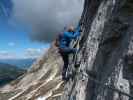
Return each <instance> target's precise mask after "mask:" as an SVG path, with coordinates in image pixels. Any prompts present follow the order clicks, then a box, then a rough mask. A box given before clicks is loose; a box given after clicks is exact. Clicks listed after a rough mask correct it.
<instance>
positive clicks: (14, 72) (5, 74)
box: [0, 63, 25, 86]
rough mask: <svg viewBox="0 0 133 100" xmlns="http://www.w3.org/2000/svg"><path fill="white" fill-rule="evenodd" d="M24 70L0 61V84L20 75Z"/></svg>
mask: <svg viewBox="0 0 133 100" xmlns="http://www.w3.org/2000/svg"><path fill="white" fill-rule="evenodd" d="M24 72H25V70H22V69H20V68H18V67H16V66H12V65H9V64H4V63H0V86H1V85H4V84H6V83H8V82H10V81H12V80H15V79H16V78H17V77H19V76H20V75H22V74H23V73H24Z"/></svg>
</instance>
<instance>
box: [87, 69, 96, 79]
mask: <svg viewBox="0 0 133 100" xmlns="http://www.w3.org/2000/svg"><path fill="white" fill-rule="evenodd" d="M87 73H88V75H89V76H90V77H93V78H96V77H97V74H96V71H94V70H88V71H87Z"/></svg>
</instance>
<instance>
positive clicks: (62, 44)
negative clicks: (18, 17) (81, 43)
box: [58, 25, 81, 80]
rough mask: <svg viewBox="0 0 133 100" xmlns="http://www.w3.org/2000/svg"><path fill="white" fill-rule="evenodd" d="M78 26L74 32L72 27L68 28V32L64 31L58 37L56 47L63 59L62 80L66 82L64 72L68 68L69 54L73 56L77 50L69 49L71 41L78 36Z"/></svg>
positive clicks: (79, 30)
mask: <svg viewBox="0 0 133 100" xmlns="http://www.w3.org/2000/svg"><path fill="white" fill-rule="evenodd" d="M80 32H81V29H80V25H78V27H77V28H76V30H75V29H74V27H73V26H70V27H69V29H68V31H65V32H63V33H61V34H60V35H59V36H58V37H59V38H58V41H59V43H58V47H59V52H60V54H61V56H62V58H63V61H64V66H63V71H62V79H63V80H66V79H67V77H66V71H67V68H68V64H69V59H68V58H69V54H74V53H76V52H77V51H78V50H77V49H76V48H71V47H69V45H70V43H71V41H72V40H73V39H76V38H77V37H79V36H80Z"/></svg>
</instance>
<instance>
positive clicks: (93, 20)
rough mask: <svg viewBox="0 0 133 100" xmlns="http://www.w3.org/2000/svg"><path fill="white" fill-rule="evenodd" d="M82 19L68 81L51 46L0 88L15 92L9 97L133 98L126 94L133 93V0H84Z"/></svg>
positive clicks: (50, 99) (52, 99) (64, 99)
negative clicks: (19, 74)
mask: <svg viewBox="0 0 133 100" xmlns="http://www.w3.org/2000/svg"><path fill="white" fill-rule="evenodd" d="M81 21H82V23H83V25H82V26H81V28H82V30H83V32H82V34H81V37H80V38H79V39H78V40H77V41H76V42H75V41H74V42H73V43H72V46H75V47H76V48H79V49H80V52H79V53H78V54H76V56H74V57H73V56H70V64H69V71H68V72H67V73H68V74H69V73H70V74H73V77H72V78H71V79H70V80H69V81H68V82H67V83H65V84H63V82H62V81H61V71H62V66H63V62H62V59H61V57H60V55H59V53H58V50H57V48H55V47H53V46H52V47H51V48H50V49H49V51H48V52H47V53H46V54H45V55H44V56H43V57H41V58H40V59H38V61H37V62H36V63H35V64H34V65H33V66H32V68H31V69H30V70H29V71H28V72H27V73H26V74H25V75H24V76H22V77H21V78H20V79H18V80H16V81H14V82H13V83H11V84H10V85H7V86H5V87H3V88H1V89H0V90H1V92H2V93H7V92H11V91H12V92H14V94H16V95H14V96H12V97H11V98H10V99H9V100H132V99H131V98H129V97H128V96H126V95H127V94H130V95H132V94H133V81H132V79H133V78H132V76H133V68H132V67H133V33H132V32H133V1H132V0H85V4H84V11H83V15H82V18H81ZM73 58H74V59H73ZM76 63H79V64H80V65H79V64H78V66H77V65H75V64H76ZM75 66H77V67H75ZM119 90H120V91H122V92H124V93H123V94H122V93H120V92H118V91H119ZM63 91H64V92H63ZM16 92H17V93H16ZM125 94H126V95H125ZM1 100H4V99H1ZM5 100H6V99H5Z"/></svg>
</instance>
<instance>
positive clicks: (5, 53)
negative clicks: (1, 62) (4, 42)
mask: <svg viewBox="0 0 133 100" xmlns="http://www.w3.org/2000/svg"><path fill="white" fill-rule="evenodd" d="M16 57H17V56H16V54H15V53H11V52H8V51H0V59H15V58H16Z"/></svg>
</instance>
